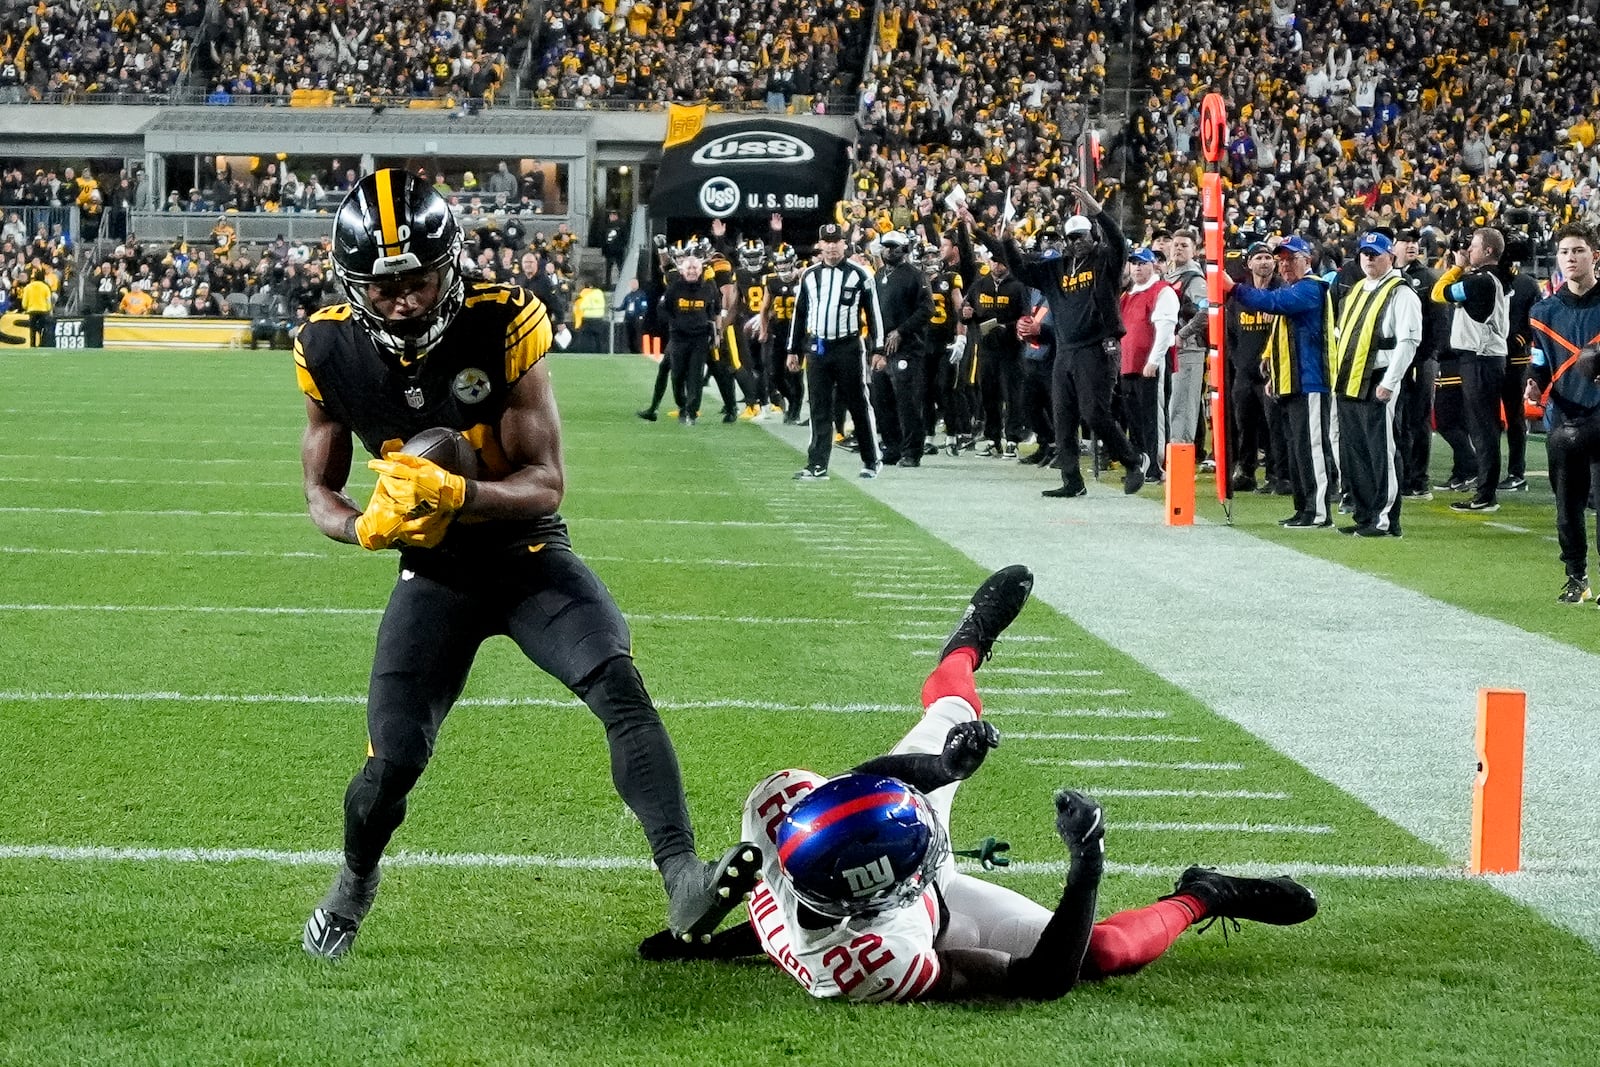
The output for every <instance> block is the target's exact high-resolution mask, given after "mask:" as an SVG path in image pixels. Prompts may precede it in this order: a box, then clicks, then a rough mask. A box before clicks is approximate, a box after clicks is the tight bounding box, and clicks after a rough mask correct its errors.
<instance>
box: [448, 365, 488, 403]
mask: <svg viewBox="0 0 1600 1067" xmlns="http://www.w3.org/2000/svg"><path fill="white" fill-rule="evenodd" d="M450 388H451V389H453V390H454V391H455V394H456V397H457V399H459V400H460V401H461V402H462V403H463V404H476V403H477V402H478V401H480V400H482V399H484V398H485V397H487V396H488V395H489V390H490V386H489V376H488V375H487V374H485V373H483V371H481V370H479V369H478V368H477V367H468V368H467V369H466V370H464V371H462V372H461V373H460V374H457V375H456V377H455V380H454V381H453V382H451V383H450Z"/></svg>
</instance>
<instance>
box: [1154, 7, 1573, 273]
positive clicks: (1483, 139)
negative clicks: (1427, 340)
mask: <svg viewBox="0 0 1600 1067" xmlns="http://www.w3.org/2000/svg"><path fill="white" fill-rule="evenodd" d="M1596 8H1597V5H1596V4H1594V3H1593V2H1591V0H1583V2H1580V3H1578V4H1575V5H1551V4H1533V5H1527V4H1524V5H1517V4H1511V5H1506V4H1502V3H1495V2H1491V0H1466V2H1453V3H1438V2H1433V0H1427V2H1424V3H1419V4H1416V5H1407V4H1381V5H1367V4H1362V5H1353V6H1352V5H1326V6H1322V7H1318V6H1315V5H1305V4H1301V5H1295V4H1292V3H1278V2H1274V3H1257V4H1252V5H1245V6H1242V7H1241V6H1239V5H1233V4H1221V3H1217V2H1214V0H1201V2H1198V3H1188V4H1181V5H1180V4H1174V3H1169V2H1162V3H1157V4H1155V5H1152V6H1151V7H1150V8H1149V9H1147V10H1146V11H1145V12H1144V14H1143V16H1142V22H1141V24H1140V38H1141V39H1142V40H1145V41H1148V42H1149V46H1150V48H1151V53H1150V55H1149V64H1148V66H1149V82H1150V85H1151V88H1152V92H1151V94H1150V96H1149V100H1148V102H1147V105H1146V106H1145V107H1144V108H1143V109H1141V110H1139V111H1138V112H1137V113H1135V114H1134V115H1131V116H1130V117H1129V119H1130V122H1129V129H1128V133H1129V137H1128V142H1129V147H1130V150H1131V153H1132V155H1133V157H1134V160H1135V168H1136V170H1137V171H1138V172H1139V173H1141V174H1142V175H1143V176H1144V177H1143V180H1142V183H1141V192H1142V194H1143V200H1144V204H1145V211H1144V216H1145V219H1146V220H1147V223H1148V226H1149V229H1150V231H1152V232H1153V231H1156V230H1160V229H1172V228H1175V227H1177V226H1181V225H1194V224H1196V223H1197V222H1198V221H1199V213H1200V205H1199V174H1200V165H1199V160H1198V155H1199V152H1198V133H1197V123H1198V118H1199V105H1200V99H1201V97H1202V95H1203V94H1204V93H1205V92H1206V91H1207V89H1208V88H1211V87H1215V88H1218V89H1220V90H1221V91H1223V92H1224V93H1225V94H1226V95H1227V96H1228V98H1229V100H1230V105H1231V110H1232V113H1233V116H1234V119H1235V121H1234V125H1233V128H1232V130H1231V133H1230V138H1229V141H1228V144H1227V161H1226V164H1225V169H1226V172H1227V175H1228V177H1229V180H1230V182H1231V185H1232V189H1231V195H1230V202H1231V207H1230V212H1231V215H1230V219H1229V226H1230V231H1231V232H1232V233H1234V234H1236V235H1238V237H1239V239H1240V240H1241V241H1242V242H1246V243H1247V242H1248V241H1249V240H1252V239H1256V238H1260V237H1265V236H1267V235H1269V234H1273V233H1291V232H1294V233H1300V234H1303V235H1305V236H1307V237H1308V238H1312V239H1315V240H1318V241H1321V242H1325V243H1326V242H1333V243H1337V244H1339V245H1341V246H1342V247H1343V248H1344V249H1345V250H1346V251H1348V250H1349V249H1350V248H1352V247H1353V246H1354V238H1355V235H1356V233H1357V232H1358V230H1359V229H1360V228H1361V226H1362V225H1363V224H1366V223H1371V224H1375V225H1382V226H1387V227H1415V228H1417V229H1419V230H1420V231H1421V232H1422V234H1423V244H1424V249H1425V250H1426V251H1427V252H1429V253H1430V255H1433V254H1437V251H1438V249H1439V247H1440V246H1441V245H1442V243H1443V238H1444V235H1446V234H1449V233H1452V232H1458V231H1460V230H1463V229H1466V228H1470V227H1472V226H1477V225H1484V224H1488V223H1494V224H1499V225H1503V226H1506V227H1507V228H1509V229H1512V230H1515V231H1519V232H1523V233H1526V234H1529V235H1530V236H1532V237H1535V238H1537V239H1539V240H1541V241H1542V240H1548V238H1549V237H1550V235H1551V234H1552V232H1553V230H1554V228H1555V227H1556V226H1559V225H1560V224H1561V223H1563V222H1568V221H1580V222H1590V223H1592V222H1594V221H1596V220H1597V219H1600V196H1597V195H1596V191H1597V185H1600V165H1597V163H1596V161H1595V158H1594V156H1593V154H1592V153H1591V152H1590V151H1589V148H1590V147H1591V146H1592V144H1593V142H1594V136H1595V127H1594V123H1595V115H1596V111H1597V104H1596V92H1597V91H1600V73H1597V72H1596V70H1595V69H1594V67H1593V65H1592V64H1589V63H1588V62H1587V60H1586V59H1585V57H1586V56H1588V55H1590V54H1592V52H1593V50H1594V48H1595V47H1596V45H1597V44H1600V29H1597V27H1596V21H1595V14H1596Z"/></svg>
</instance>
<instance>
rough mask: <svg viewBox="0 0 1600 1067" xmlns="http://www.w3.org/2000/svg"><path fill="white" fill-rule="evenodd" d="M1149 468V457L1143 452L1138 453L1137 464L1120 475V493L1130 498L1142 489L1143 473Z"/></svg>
mask: <svg viewBox="0 0 1600 1067" xmlns="http://www.w3.org/2000/svg"><path fill="white" fill-rule="evenodd" d="M1149 466H1150V457H1149V456H1147V455H1145V454H1144V453H1143V452H1140V453H1139V462H1137V463H1135V464H1134V465H1133V466H1131V467H1129V468H1128V469H1127V471H1125V472H1124V473H1123V475H1122V491H1123V492H1124V493H1127V494H1128V495H1129V496H1132V495H1133V494H1134V493H1137V492H1138V491H1139V490H1141V489H1143V488H1144V472H1145V469H1146V468H1147V467H1149Z"/></svg>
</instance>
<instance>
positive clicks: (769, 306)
mask: <svg viewBox="0 0 1600 1067" xmlns="http://www.w3.org/2000/svg"><path fill="white" fill-rule="evenodd" d="M761 287H762V293H761V305H760V308H761V312H760V317H761V323H760V325H759V326H758V327H757V332H756V336H757V338H758V339H759V340H760V341H761V345H762V348H761V361H762V363H763V364H765V366H766V368H767V383H768V390H769V394H770V396H772V397H773V398H774V399H776V398H780V397H781V398H782V400H783V421H784V422H786V423H788V424H790V425H793V424H795V423H797V422H799V421H800V405H801V404H803V403H805V399H806V378H805V375H804V374H803V373H801V372H800V371H792V370H790V369H789V354H788V351H787V344H788V338H789V326H790V324H791V323H793V322H794V301H795V294H796V293H797V292H799V288H800V257H799V256H798V255H796V254H795V250H794V249H793V248H790V247H789V246H788V245H786V244H785V245H779V246H778V248H777V250H776V251H774V252H773V254H772V273H771V274H769V275H767V276H766V277H765V278H764V279H762V283H761Z"/></svg>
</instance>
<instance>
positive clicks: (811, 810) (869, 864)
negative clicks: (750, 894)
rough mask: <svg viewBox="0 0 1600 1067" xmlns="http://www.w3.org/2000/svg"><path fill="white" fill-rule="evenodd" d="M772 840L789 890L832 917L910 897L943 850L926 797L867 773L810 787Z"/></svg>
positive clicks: (929, 876) (900, 903)
mask: <svg viewBox="0 0 1600 1067" xmlns="http://www.w3.org/2000/svg"><path fill="white" fill-rule="evenodd" d="M777 845H778V866H779V868H780V869H781V870H782V871H783V874H784V877H786V878H787V879H788V880H789V885H790V886H791V887H792V888H793V889H794V892H795V895H796V896H798V897H799V898H800V899H801V901H803V902H804V903H805V904H806V906H808V907H810V908H811V909H812V910H814V911H816V912H819V913H820V914H822V915H826V916H828V917H830V918H839V919H842V918H846V917H848V916H860V915H871V914H875V913H877V912H881V911H891V910H893V909H895V908H903V907H905V906H906V905H908V904H911V903H914V902H915V901H916V900H917V899H918V898H920V897H921V896H922V894H923V891H924V890H926V889H927V888H928V885H929V884H930V883H931V882H932V881H933V876H934V874H935V873H936V872H937V871H938V870H939V865H940V864H941V863H943V862H944V859H945V856H946V855H948V853H949V851H950V842H949V838H948V836H947V835H946V834H945V831H944V827H942V826H941V825H939V820H938V818H937V816H935V815H934V811H933V806H932V805H931V804H930V803H929V802H928V798H927V797H925V796H923V795H922V794H921V793H919V792H918V791H917V790H915V789H913V788H912V787H911V786H909V785H906V784H905V783H904V782H901V781H899V780H897V779H894V778H884V777H880V776H878V775H873V774H846V775H841V776H840V777H838V778H834V779H831V780H829V781H827V782H824V783H823V784H822V785H820V786H818V787H817V788H816V789H814V790H812V791H811V792H810V793H809V794H807V795H806V796H805V797H803V798H802V799H801V800H800V802H799V803H798V804H796V805H795V806H794V807H793V808H792V809H791V810H790V811H789V813H788V814H787V815H785V816H784V818H783V821H782V822H781V823H779V824H778V837H777Z"/></svg>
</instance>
